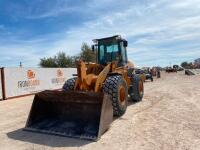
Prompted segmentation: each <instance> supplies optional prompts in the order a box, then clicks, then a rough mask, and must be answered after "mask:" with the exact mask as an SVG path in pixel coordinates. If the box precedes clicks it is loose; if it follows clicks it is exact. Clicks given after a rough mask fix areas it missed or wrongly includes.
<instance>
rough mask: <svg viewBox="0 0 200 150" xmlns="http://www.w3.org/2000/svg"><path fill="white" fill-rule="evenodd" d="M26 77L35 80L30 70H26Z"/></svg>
mask: <svg viewBox="0 0 200 150" xmlns="http://www.w3.org/2000/svg"><path fill="white" fill-rule="evenodd" d="M27 77H28V79H33V78H35V73H34V72H33V71H32V70H28V71H27Z"/></svg>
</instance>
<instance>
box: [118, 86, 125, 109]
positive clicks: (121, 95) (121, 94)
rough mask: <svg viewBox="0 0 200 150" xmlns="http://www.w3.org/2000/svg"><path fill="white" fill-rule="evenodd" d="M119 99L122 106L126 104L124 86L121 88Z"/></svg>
mask: <svg viewBox="0 0 200 150" xmlns="http://www.w3.org/2000/svg"><path fill="white" fill-rule="evenodd" d="M119 94H120V95H119V99H120V102H121V104H122V105H123V104H125V99H126V90H125V88H124V87H123V86H120V89H119Z"/></svg>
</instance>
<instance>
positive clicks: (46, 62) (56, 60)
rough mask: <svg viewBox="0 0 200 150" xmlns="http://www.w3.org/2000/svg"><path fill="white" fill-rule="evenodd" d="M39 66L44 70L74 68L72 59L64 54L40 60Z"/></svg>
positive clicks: (60, 53)
mask: <svg viewBox="0 0 200 150" xmlns="http://www.w3.org/2000/svg"><path fill="white" fill-rule="evenodd" d="M39 65H40V66H41V67H44V68H66V67H75V61H74V60H73V57H71V56H66V54H65V53H64V52H59V53H58V54H57V55H56V56H54V57H49V58H42V59H40V64H39Z"/></svg>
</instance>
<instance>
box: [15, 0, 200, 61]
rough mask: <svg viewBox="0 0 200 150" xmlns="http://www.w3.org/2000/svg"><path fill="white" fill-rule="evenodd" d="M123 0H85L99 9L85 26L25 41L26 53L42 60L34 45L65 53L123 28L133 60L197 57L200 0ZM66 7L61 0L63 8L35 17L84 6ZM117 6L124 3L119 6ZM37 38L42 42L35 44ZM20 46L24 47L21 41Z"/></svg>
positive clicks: (90, 8) (91, 10)
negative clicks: (27, 51) (28, 48)
mask: <svg viewBox="0 0 200 150" xmlns="http://www.w3.org/2000/svg"><path fill="white" fill-rule="evenodd" d="M118 3H119V2H118ZM120 4H121V8H120V6H118V5H116V1H114V0H108V1H106V0H101V1H99V0H93V1H92V2H91V3H87V7H86V8H85V9H87V12H88V13H94V14H98V15H96V18H95V19H93V20H90V21H87V22H84V23H83V24H82V25H81V26H76V27H73V26H71V27H70V29H68V30H66V31H63V33H64V34H63V33H60V34H61V35H62V36H59V38H58V39H57V38H54V39H55V42H53V41H52V40H51V42H49V43H48V44H47V42H48V40H47V42H46V41H45V40H46V38H49V37H54V35H52V36H49V35H48V36H46V37H45V38H44V40H43V38H41V39H39V40H34V41H28V42H27V41H25V42H24V43H26V45H27V44H28V45H31V49H32V51H33V53H30V56H27V57H31V55H33V56H35V58H37V60H38V59H39V58H40V57H41V56H40V55H35V54H34V51H38V50H36V49H40V50H42V51H44V50H46V53H43V54H48V55H49V56H51V55H53V54H55V53H57V52H58V51H60V50H66V52H67V54H69V55H75V54H77V53H79V50H80V46H81V44H82V42H83V41H85V42H88V43H90V44H91V43H92V41H91V40H92V39H94V38H101V37H105V36H112V35H115V34H121V35H122V36H123V37H125V38H127V39H128V40H129V48H128V53H129V55H130V57H129V58H130V59H131V60H135V62H136V63H138V64H139V65H144V64H149V65H158V63H161V64H162V65H166V64H168V62H169V61H173V62H174V63H180V61H182V60H184V59H187V56H188V59H191V58H195V57H198V56H197V55H195V54H198V55H199V51H200V48H199V46H200V45H199V44H198V43H199V40H200V9H199V4H200V0H193V1H192V0H185V1H181V0H177V1H173V2H172V1H170V0H160V1H156V0H142V1H140V2H137V1H128V2H127V4H125V2H120V3H119V5H120ZM112 5H113V10H114V11H110V10H108V11H107V12H106V11H105V9H104V8H106V7H108V8H112ZM105 6H106V7H105ZM122 6H123V7H122ZM125 6H126V7H125ZM65 7H66V8H67V9H66V10H65V9H64V8H65ZM65 7H61V5H59V6H58V7H55V8H60V9H53V10H50V11H49V12H46V14H45V13H43V14H40V15H39V16H36V17H50V16H59V15H60V14H62V13H67V12H68V11H83V10H81V9H79V10H77V7H76V6H74V7H69V6H67V5H65ZM78 7H79V6H78ZM114 7H119V8H120V9H118V10H117V9H114ZM95 10H96V11H95ZM101 10H103V11H101ZM84 11H85V10H84ZM99 14H101V15H99ZM32 17H34V16H32ZM58 34H59V33H58ZM52 39H53V38H52ZM43 42H44V44H43V45H42V43H43ZM33 43H40V44H39V45H38V46H34V44H33ZM36 45H37V44H36ZM20 46H21V47H22V48H23V49H25V48H26V46H24V47H23V45H22V44H21V45H20ZM17 49H20V47H19V46H18V47H17ZM188 51H190V53H189V52H188ZM22 53H23V51H22ZM176 55H179V56H178V57H179V58H178V59H177V60H176V57H175V56H176ZM42 56H43V55H42ZM181 57H182V58H181ZM32 64H34V63H32Z"/></svg>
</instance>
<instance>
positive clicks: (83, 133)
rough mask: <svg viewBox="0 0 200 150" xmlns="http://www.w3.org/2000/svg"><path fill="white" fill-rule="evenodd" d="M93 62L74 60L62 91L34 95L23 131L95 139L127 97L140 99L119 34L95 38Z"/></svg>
mask: <svg viewBox="0 0 200 150" xmlns="http://www.w3.org/2000/svg"><path fill="white" fill-rule="evenodd" d="M93 41H94V45H93V46H92V50H93V51H95V53H96V63H85V62H84V61H83V60H79V61H77V63H76V65H77V74H76V75H75V76H74V77H73V78H71V79H68V80H67V81H66V82H65V84H64V85H63V89H62V90H61V91H43V92H40V93H38V94H36V95H35V97H34V100H33V104H32V107H31V111H30V113H29V117H28V120H27V123H26V126H25V130H29V131H36V132H41V133H47V134H55V135H61V136H67V137H75V138H80V139H88V140H95V141H96V140H98V139H99V138H100V136H101V135H102V134H103V133H104V132H105V131H106V130H108V128H109V126H110V124H111V123H112V120H113V116H117V117H120V116H122V115H123V114H124V113H125V112H126V108H127V103H128V98H129V99H131V100H132V101H134V102H138V101H141V100H142V98H143V93H144V88H143V81H142V79H141V77H140V76H139V75H136V74H135V73H134V65H133V63H131V62H130V61H128V58H127V51H126V48H127V46H128V42H127V41H126V40H125V39H123V38H122V37H121V36H119V35H116V36H112V37H107V38H102V39H95V40H93Z"/></svg>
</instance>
